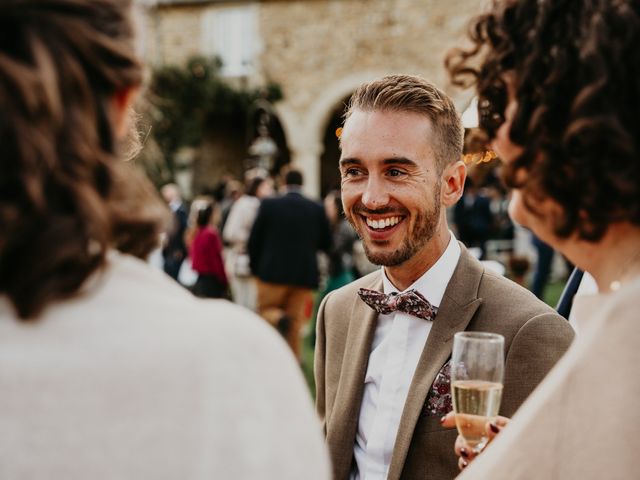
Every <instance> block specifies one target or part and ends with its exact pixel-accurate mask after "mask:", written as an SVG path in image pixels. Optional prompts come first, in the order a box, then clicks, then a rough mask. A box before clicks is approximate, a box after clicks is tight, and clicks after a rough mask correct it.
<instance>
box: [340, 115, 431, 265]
mask: <svg viewBox="0 0 640 480" xmlns="http://www.w3.org/2000/svg"><path fill="white" fill-rule="evenodd" d="M432 138H433V132H432V126H431V121H430V120H429V119H428V118H427V117H425V116H424V115H420V114H417V113H412V112H393V111H373V112H369V111H361V110H355V111H354V112H353V113H352V114H351V116H350V117H349V118H348V119H347V121H346V122H345V125H344V128H343V131H342V136H341V146H342V155H341V157H340V174H341V178H342V203H343V206H344V211H345V215H346V217H347V219H348V220H349V222H350V223H351V224H352V225H353V227H354V228H355V230H356V231H357V232H358V235H359V236H360V238H362V241H363V244H364V248H365V253H366V255H367V258H369V260H370V261H371V262H372V263H374V264H377V265H384V266H388V267H394V266H398V265H401V264H403V263H404V262H406V261H407V260H409V259H411V258H414V257H415V256H416V255H422V254H424V252H425V250H426V249H427V248H428V242H429V240H430V239H431V238H432V237H433V235H434V233H435V231H436V229H437V227H438V226H440V222H441V221H442V220H441V215H440V213H441V204H440V190H441V180H440V174H439V172H438V169H437V167H436V159H435V156H434V153H433V149H432V148H431V144H430V142H431V139H432Z"/></svg>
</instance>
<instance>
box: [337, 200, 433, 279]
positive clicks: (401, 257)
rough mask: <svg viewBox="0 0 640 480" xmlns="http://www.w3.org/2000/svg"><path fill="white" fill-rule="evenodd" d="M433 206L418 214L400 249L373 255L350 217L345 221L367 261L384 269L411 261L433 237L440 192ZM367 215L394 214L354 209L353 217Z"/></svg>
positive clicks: (388, 210)
mask: <svg viewBox="0 0 640 480" xmlns="http://www.w3.org/2000/svg"><path fill="white" fill-rule="evenodd" d="M434 200H435V202H434V206H433V209H432V210H424V211H422V212H420V213H419V214H418V215H417V217H416V221H415V225H414V227H413V230H412V231H410V232H409V234H408V235H407V237H406V238H405V240H404V242H403V243H402V245H400V248H398V249H396V250H393V251H391V252H384V253H374V252H373V251H372V249H371V248H370V245H368V244H367V241H366V240H365V239H364V236H363V235H362V234H361V233H360V232H359V231H358V226H357V225H356V223H355V222H354V221H353V219H352V217H351V216H347V220H348V221H349V223H350V224H351V226H352V227H353V229H354V230H355V231H356V233H358V236H359V237H360V238H361V239H362V245H363V246H364V253H365V255H366V256H367V259H369V261H370V262H371V263H373V264H374V265H382V266H385V267H396V266H398V265H402V264H403V263H404V262H406V261H407V260H409V259H411V258H412V257H413V256H414V255H415V254H416V253H418V252H419V251H420V250H421V249H422V248H423V247H424V246H425V244H426V243H427V242H428V241H429V240H431V238H432V237H433V235H434V233H435V231H436V227H437V225H438V221H439V218H440V209H441V206H440V191H439V190H436V198H435V199H434ZM359 212H362V213H368V214H372V215H373V214H386V213H396V212H392V211H390V209H388V208H385V209H380V210H369V209H366V208H364V207H362V206H361V207H360V208H356V209H354V216H355V215H359V214H360V213H359Z"/></svg>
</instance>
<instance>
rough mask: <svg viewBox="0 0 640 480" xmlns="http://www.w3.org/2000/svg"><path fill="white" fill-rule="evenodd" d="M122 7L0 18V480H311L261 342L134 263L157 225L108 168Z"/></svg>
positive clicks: (132, 81)
mask: <svg viewBox="0 0 640 480" xmlns="http://www.w3.org/2000/svg"><path fill="white" fill-rule="evenodd" d="M130 7H131V2H130V1H126V0H11V1H3V2H0V139H2V148H1V149H0V192H1V193H0V232H1V234H0V388H1V390H2V395H0V472H1V473H0V476H2V478H7V479H20V478H23V479H27V478H33V479H35V478H53V479H72V480H80V479H93V480H106V479H114V478H118V479H142V478H149V479H150V478H153V479H178V478H179V479H189V480H192V479H193V480H195V479H211V478H221V479H257V478H259V479H269V480H280V479H299V478H305V479H310V478H312V479H315V480H327V479H328V478H329V469H328V464H327V463H328V462H327V459H326V452H325V450H324V448H323V445H322V439H321V434H320V426H319V424H318V422H317V419H316V417H315V415H314V414H313V409H312V406H311V400H310V396H309V394H308V391H307V389H306V387H305V385H304V383H303V381H302V379H301V375H300V372H299V369H298V366H297V364H296V362H295V361H294V360H293V358H292V357H291V354H290V352H289V351H288V350H287V349H286V347H285V346H284V345H283V344H282V342H281V340H280V339H279V338H278V337H277V335H276V334H275V333H274V332H273V331H272V329H270V328H267V327H266V326H265V325H264V322H263V321H262V320H261V319H260V318H258V317H257V316H256V315H254V314H252V313H251V312H249V311H247V310H246V309H242V308H240V307H237V306H235V305H233V304H231V303H230V302H225V301H204V300H200V299H196V298H195V297H194V296H193V295H191V294H190V293H189V292H188V291H187V290H186V289H184V288H182V287H180V286H179V285H178V284H177V283H176V282H175V281H173V280H172V279H170V278H168V277H167V276H166V275H165V274H164V273H162V272H160V271H159V270H158V269H154V268H153V267H152V266H150V265H149V264H148V263H147V262H145V261H144V260H143V259H145V258H146V257H147V255H148V253H149V252H150V251H151V250H152V249H154V248H156V247H157V246H158V240H159V236H160V232H161V231H162V230H163V229H164V228H165V224H166V222H167V220H168V219H169V211H168V209H167V208H166V206H165V205H164V203H163V202H162V200H161V198H160V196H159V195H158V194H157V192H156V191H155V189H154V188H153V187H152V186H151V184H150V182H149V181H148V180H147V179H146V178H144V177H143V176H142V175H141V174H140V172H139V171H138V170H137V166H136V165H134V164H133V162H124V161H123V157H124V154H123V152H125V151H128V150H131V148H130V147H131V146H133V142H129V141H128V140H133V139H135V135H133V132H134V129H133V128H131V127H132V125H131V119H132V118H134V116H133V115H132V114H131V109H130V107H131V105H132V103H133V101H134V99H135V97H136V93H137V92H138V90H139V87H140V85H141V83H142V80H143V66H142V64H141V62H140V61H139V59H138V57H137V56H136V53H135V49H134V42H135V39H134V36H133V25H132V22H131V20H130ZM128 137H129V138H128ZM175 199H176V197H175V196H173V197H172V198H171V199H170V200H175ZM247 352H249V354H248V353H247Z"/></svg>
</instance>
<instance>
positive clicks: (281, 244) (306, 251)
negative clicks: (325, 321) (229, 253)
mask: <svg viewBox="0 0 640 480" xmlns="http://www.w3.org/2000/svg"><path fill="white" fill-rule="evenodd" d="M302 183H303V177H302V173H300V172H299V171H297V170H290V171H289V172H287V174H286V176H285V194H284V195H282V196H280V197H275V198H266V199H264V200H263V201H262V203H261V205H260V208H259V210H258V215H257V217H256V220H255V223H254V224H253V228H252V229H251V234H250V235H249V242H248V252H249V257H250V267H251V271H252V272H253V273H254V274H255V275H256V277H257V278H258V313H259V314H260V315H261V316H262V317H264V318H265V319H266V320H267V321H268V322H269V323H271V324H272V325H274V326H276V327H279V328H280V329H281V331H282V332H283V334H284V336H285V338H286V340H287V343H288V344H289V346H290V347H291V349H292V350H293V352H294V354H295V355H296V356H297V357H298V358H300V345H301V342H300V333H301V330H302V327H303V326H304V324H305V322H306V321H308V317H309V313H310V310H311V304H312V302H313V299H312V292H313V290H314V289H316V288H318V277H319V272H318V264H317V258H316V255H317V253H318V251H325V252H329V249H330V246H331V230H330V228H329V222H328V220H327V217H326V215H325V213H324V208H323V207H322V205H320V204H319V203H316V202H314V201H313V200H310V199H308V198H306V197H305V196H304V195H303V194H302V192H301V187H302Z"/></svg>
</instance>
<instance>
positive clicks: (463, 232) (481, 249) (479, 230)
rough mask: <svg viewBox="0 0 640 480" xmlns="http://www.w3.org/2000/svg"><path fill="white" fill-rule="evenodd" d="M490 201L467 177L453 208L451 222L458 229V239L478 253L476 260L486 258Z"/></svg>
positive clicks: (490, 221) (490, 216) (491, 216)
mask: <svg viewBox="0 0 640 480" xmlns="http://www.w3.org/2000/svg"><path fill="white" fill-rule="evenodd" d="M490 203H491V202H490V199H489V197H487V196H486V195H485V194H484V193H483V192H482V190H480V189H479V188H477V186H476V185H475V183H474V182H473V179H472V178H471V177H467V180H466V182H465V184H464V193H463V195H462V198H461V199H460V200H459V201H458V203H456V204H455V206H454V207H453V208H454V210H453V220H454V222H455V225H456V227H457V229H458V239H459V240H460V241H461V242H462V243H464V244H465V245H466V246H467V247H468V248H470V249H471V251H472V252H473V251H477V252H478V257H477V258H478V259H481V260H484V258H485V257H486V242H487V240H488V239H489V238H490V236H491V234H492V233H493V232H492V229H493V225H494V222H493V213H492V212H491V206H490Z"/></svg>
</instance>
